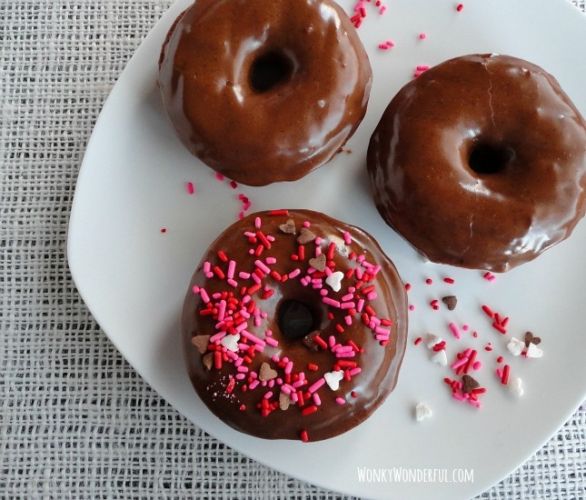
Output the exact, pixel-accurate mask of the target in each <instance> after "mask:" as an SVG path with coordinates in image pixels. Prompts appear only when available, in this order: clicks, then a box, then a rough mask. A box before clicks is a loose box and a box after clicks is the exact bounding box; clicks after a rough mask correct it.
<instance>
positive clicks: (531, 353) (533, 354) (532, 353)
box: [527, 344, 543, 358]
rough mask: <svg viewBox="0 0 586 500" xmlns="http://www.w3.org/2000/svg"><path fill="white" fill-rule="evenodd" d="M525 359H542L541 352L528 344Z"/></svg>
mask: <svg viewBox="0 0 586 500" xmlns="http://www.w3.org/2000/svg"><path fill="white" fill-rule="evenodd" d="M527 357H528V358H541V357H543V351H542V350H541V349H540V348H539V347H537V346H536V345H535V344H529V347H528V348H527Z"/></svg>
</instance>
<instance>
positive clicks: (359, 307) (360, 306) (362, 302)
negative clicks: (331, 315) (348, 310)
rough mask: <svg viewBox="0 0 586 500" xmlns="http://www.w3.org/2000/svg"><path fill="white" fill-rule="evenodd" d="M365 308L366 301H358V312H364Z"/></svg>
mask: <svg viewBox="0 0 586 500" xmlns="http://www.w3.org/2000/svg"><path fill="white" fill-rule="evenodd" d="M363 308H364V299H360V300H359V301H358V306H357V307H356V310H357V311H358V312H362V309H363Z"/></svg>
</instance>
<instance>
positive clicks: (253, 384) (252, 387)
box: [248, 380, 260, 391]
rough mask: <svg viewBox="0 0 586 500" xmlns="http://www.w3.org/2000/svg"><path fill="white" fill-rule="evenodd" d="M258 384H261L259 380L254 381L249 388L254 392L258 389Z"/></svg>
mask: <svg viewBox="0 0 586 500" xmlns="http://www.w3.org/2000/svg"><path fill="white" fill-rule="evenodd" d="M258 384H260V382H259V381H258V380H253V381H252V382H250V384H248V388H249V389H250V390H251V391H253V390H254V389H256V388H257V386H258Z"/></svg>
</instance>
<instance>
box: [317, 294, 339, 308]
mask: <svg viewBox="0 0 586 500" xmlns="http://www.w3.org/2000/svg"><path fill="white" fill-rule="evenodd" d="M321 300H322V302H323V303H324V304H327V305H328V306H332V307H336V308H337V309H340V302H338V301H337V300H334V299H331V298H329V297H324V298H323V299H321Z"/></svg>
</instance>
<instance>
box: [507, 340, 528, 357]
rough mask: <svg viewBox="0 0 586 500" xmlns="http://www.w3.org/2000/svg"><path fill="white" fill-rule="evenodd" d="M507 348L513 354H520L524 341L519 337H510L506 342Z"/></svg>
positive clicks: (523, 347)
mask: <svg viewBox="0 0 586 500" xmlns="http://www.w3.org/2000/svg"><path fill="white" fill-rule="evenodd" d="M507 349H508V350H509V352H510V353H511V354H512V355H513V356H520V355H521V353H522V352H523V349H525V343H524V342H522V341H520V340H519V339H517V338H515V337H512V338H511V340H509V342H508V344H507Z"/></svg>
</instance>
